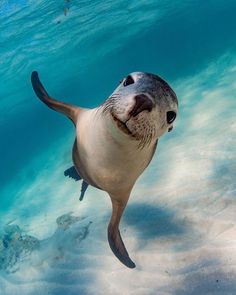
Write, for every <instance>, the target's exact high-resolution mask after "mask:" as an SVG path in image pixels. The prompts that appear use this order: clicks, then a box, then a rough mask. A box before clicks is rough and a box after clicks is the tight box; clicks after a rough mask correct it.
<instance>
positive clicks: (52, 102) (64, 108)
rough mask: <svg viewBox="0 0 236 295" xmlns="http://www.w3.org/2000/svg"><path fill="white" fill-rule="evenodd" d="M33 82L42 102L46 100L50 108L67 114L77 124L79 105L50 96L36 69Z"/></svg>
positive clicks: (32, 77) (32, 78)
mask: <svg viewBox="0 0 236 295" xmlns="http://www.w3.org/2000/svg"><path fill="white" fill-rule="evenodd" d="M31 82H32V86H33V89H34V92H35V94H36V95H37V96H38V98H39V99H40V100H41V101H42V102H44V103H45V104H46V105H47V106H48V107H49V108H51V109H53V110H55V111H57V112H60V113H63V114H64V115H66V116H67V117H68V118H69V119H70V120H71V121H72V122H73V123H74V125H76V122H77V118H78V114H79V112H80V108H79V107H77V106H74V105H71V104H68V103H64V102H61V101H58V100H56V99H53V98H52V97H50V96H49V94H48V93H47V91H46V90H45V88H44V87H43V85H42V83H41V82H40V80H39V76H38V73H37V72H36V71H34V72H32V74H31Z"/></svg>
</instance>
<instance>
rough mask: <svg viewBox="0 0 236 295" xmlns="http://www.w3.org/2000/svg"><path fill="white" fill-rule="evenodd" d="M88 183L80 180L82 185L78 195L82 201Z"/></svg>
mask: <svg viewBox="0 0 236 295" xmlns="http://www.w3.org/2000/svg"><path fill="white" fill-rule="evenodd" d="M88 186H89V185H88V183H87V182H86V181H84V180H83V182H82V186H81V192H80V197H79V200H80V201H82V200H83V198H84V194H85V192H86V190H87V188H88Z"/></svg>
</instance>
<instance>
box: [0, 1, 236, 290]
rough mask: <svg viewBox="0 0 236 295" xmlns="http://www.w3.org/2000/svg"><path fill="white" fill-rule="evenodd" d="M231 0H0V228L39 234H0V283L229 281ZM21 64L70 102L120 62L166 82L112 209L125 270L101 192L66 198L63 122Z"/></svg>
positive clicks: (233, 259) (235, 250)
mask: <svg viewBox="0 0 236 295" xmlns="http://www.w3.org/2000/svg"><path fill="white" fill-rule="evenodd" d="M235 10H236V3H235V1H230V0H228V1H220V0H218V1H217V0H215V1H206V3H204V2H203V1H179V2H173V1H167V0H165V1H164V0H163V1H162V0H161V1H151V0H149V1H126V0H121V1H95V0H94V1H76V0H71V1H70V2H69V3H68V2H66V1H63V0H60V1H59V0H58V1H45V0H39V1H29V0H28V1H27V0H19V1H5V0H2V1H1V2H0V36H1V38H0V77H1V87H0V99H1V102H0V112H1V117H0V138H1V141H0V155H1V167H2V169H0V183H1V186H0V214H1V215H0V221H1V223H0V225H1V230H0V235H1V237H2V238H1V241H3V240H4V235H6V234H7V232H8V234H9V235H10V233H9V232H11V230H13V228H11V227H10V229H9V228H8V229H6V225H8V226H9V225H10V226H11V225H15V226H16V225H17V226H19V228H17V229H16V227H15V231H16V232H17V233H18V236H19V235H21V236H22V237H23V238H24V239H26V237H28V236H32V237H34V238H35V239H36V240H35V241H36V242H35V243H36V244H37V243H39V244H40V247H39V249H38V248H37V249H35V248H33V250H32V249H31V250H32V251H31V250H30V251H28V252H27V253H25V252H24V251H21V250H19V249H18V250H16V248H14V247H12V248H11V249H10V250H11V251H10V250H9V251H8V250H6V246H5V244H4V243H2V242H0V251H1V252H0V253H1V254H0V258H1V259H2V260H0V291H1V288H2V291H1V292H0V293H1V294H160V295H161V294H218V293H217V292H219V290H220V294H235V293H236V289H235V284H234V283H233V281H234V280H235V278H236V269H235V265H236V245H235V232H236V231H235V230H236V227H235V224H236V219H235V214H234V213H235V209H236V200H235V195H236V185H235V176H236V164H235V148H236V125H235V110H236V97H235V93H236V82H235V77H236V58H235V52H236V26H235ZM33 70H37V71H38V72H39V73H40V77H41V79H42V81H43V82H44V84H45V86H46V87H47V89H48V91H49V93H51V94H52V95H53V96H54V97H56V98H57V99H60V100H64V101H68V102H71V103H74V104H77V105H79V106H82V107H91V108H92V107H95V106H97V105H99V104H101V103H102V102H103V101H104V99H105V98H106V97H108V96H109V95H110V94H111V92H112V91H113V90H114V88H115V87H116V86H117V85H118V83H119V81H120V80H121V79H122V78H123V77H124V76H125V75H127V74H128V73H129V72H133V71H147V72H153V73H156V74H159V75H160V76H162V77H163V78H165V79H166V80H167V81H168V82H169V83H170V84H171V86H172V87H173V89H174V90H175V91H176V93H177V96H178V98H179V104H180V112H179V117H178V120H177V124H176V126H175V128H174V130H173V132H171V133H169V134H167V135H165V136H164V137H163V138H162V139H161V140H160V143H159V146H158V153H157V155H156V156H155V158H154V160H153V162H152V164H151V166H150V167H149V168H148V170H147V171H146V172H145V173H144V174H143V175H142V177H141V178H140V179H139V181H138V183H137V184H136V187H135V189H134V191H133V196H132V199H131V202H130V203H129V206H128V208H127V212H126V214H125V216H124V221H123V228H125V229H126V232H124V233H123V237H124V239H125V240H126V241H127V246H128V248H129V252H130V255H131V256H132V257H134V258H135V261H136V264H137V270H135V271H134V272H131V271H129V270H126V269H124V268H123V266H122V265H120V264H119V262H118V261H116V260H115V259H114V257H113V256H112V254H111V252H110V249H109V247H108V243H107V241H106V225H107V221H108V219H109V214H110V203H109V199H108V198H107V196H106V194H105V193H103V192H100V191H97V190H96V189H93V188H89V190H88V192H87V194H86V196H85V200H84V202H83V203H79V202H78V193H79V189H80V187H79V184H77V183H74V182H73V181H71V180H68V179H65V178H64V175H63V172H64V170H65V169H67V168H69V167H70V166H71V146H72V142H73V136H74V135H73V134H74V130H73V126H72V125H71V123H70V122H69V121H68V120H66V119H65V118H64V117H63V116H60V115H59V114H57V113H55V112H51V111H50V110H49V109H48V108H46V107H45V105H43V104H42V103H40V102H39V101H38V99H37V98H36V97H35V95H34V93H33V91H32V88H31V84H30V74H31V72H32V71H33ZM144 196H145V197H144ZM71 212H72V213H71ZM65 214H67V215H65ZM70 214H72V215H70ZM64 215H65V216H66V217H67V220H68V223H69V225H68V227H66V229H65V228H62V227H60V225H58V224H57V223H56V220H57V218H58V217H60V216H64ZM71 216H74V219H73V218H72V217H71ZM82 217H83V220H80V219H76V218H82ZM90 222H92V223H90ZM144 232H145V234H144ZM190 233H192V234H190ZM14 234H16V233H15V232H14ZM63 241H66V242H63ZM16 246H17V245H16ZM17 251H18V252H17ZM211 253H213V254H214V255H213V254H211ZM150 255H151V257H150ZM6 257H8V258H7V259H8V260H7V259H6ZM9 257H10V258H9ZM186 257H187V258H186ZM193 257H195V258H193ZM196 257H197V258H196ZM216 257H217V259H216ZM219 257H220V258H219ZM184 259H185V260H184ZM1 261H2V262H1ZM152 262H154V264H155V265H152ZM122 274H123V275H124V277H123V276H122ZM203 274H204V275H203ZM215 278H217V279H215ZM216 280H219V281H218V282H219V283H218V282H217V284H216ZM192 286H194V288H193V287H192ZM45 290H46V291H45ZM45 292H47V293H45ZM116 292H117V293H116Z"/></svg>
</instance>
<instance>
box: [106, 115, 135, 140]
mask: <svg viewBox="0 0 236 295" xmlns="http://www.w3.org/2000/svg"><path fill="white" fill-rule="evenodd" d="M111 115H112V118H113V120H114V121H115V122H116V125H117V127H118V128H119V129H120V130H122V131H123V132H124V133H126V134H128V135H131V136H133V134H132V132H131V131H130V130H129V128H128V127H127V125H126V123H124V122H122V121H121V120H119V119H118V118H117V117H116V116H115V115H114V114H113V113H111Z"/></svg>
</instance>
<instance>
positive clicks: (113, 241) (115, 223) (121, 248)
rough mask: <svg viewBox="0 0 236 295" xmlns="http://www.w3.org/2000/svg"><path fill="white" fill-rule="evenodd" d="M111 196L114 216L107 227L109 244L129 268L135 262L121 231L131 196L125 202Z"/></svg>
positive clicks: (132, 266) (133, 265)
mask: <svg viewBox="0 0 236 295" xmlns="http://www.w3.org/2000/svg"><path fill="white" fill-rule="evenodd" d="M110 197H111V201H112V216H111V220H110V223H109V226H108V229H107V234H108V242H109V245H110V247H111V250H112V252H113V253H114V254H115V256H116V257H117V258H118V259H119V260H120V262H122V263H123V264H124V265H125V266H127V267H129V268H135V263H134V262H133V261H132V260H131V259H130V257H129V254H128V252H127V250H126V248H125V245H124V243H123V241H122V238H121V235H120V231H119V223H120V219H121V216H122V214H123V211H124V209H125V206H126V204H127V201H128V197H129V196H128V197H127V200H125V202H122V201H117V200H115V199H114V198H113V196H111V195H110Z"/></svg>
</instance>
